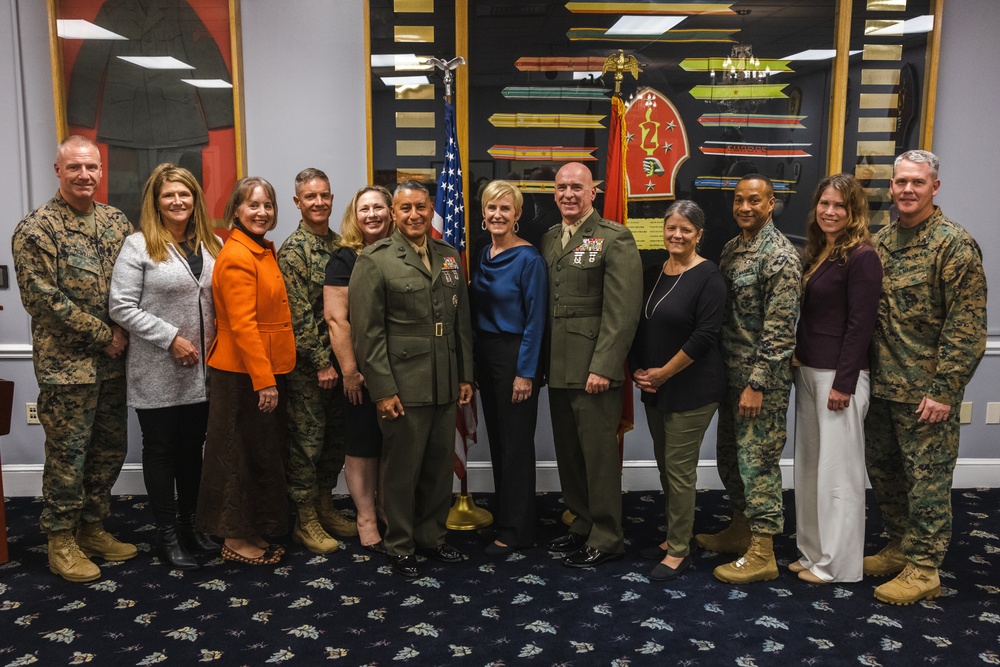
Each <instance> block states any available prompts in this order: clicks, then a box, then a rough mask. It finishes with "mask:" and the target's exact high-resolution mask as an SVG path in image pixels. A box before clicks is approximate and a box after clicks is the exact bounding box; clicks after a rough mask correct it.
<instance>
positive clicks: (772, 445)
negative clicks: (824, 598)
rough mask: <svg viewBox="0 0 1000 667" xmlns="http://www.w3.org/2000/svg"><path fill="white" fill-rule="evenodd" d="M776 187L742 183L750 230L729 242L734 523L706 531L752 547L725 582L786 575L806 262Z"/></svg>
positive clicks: (720, 571) (728, 459)
mask: <svg viewBox="0 0 1000 667" xmlns="http://www.w3.org/2000/svg"><path fill="white" fill-rule="evenodd" d="M773 211H774V188H773V186H772V185H771V181H770V179H768V178H767V177H766V176H763V175H761V174H748V175H747V176H744V177H743V178H742V179H740V181H739V183H737V184H736V191H735V193H734V195H733V217H734V218H735V219H736V224H737V225H739V227H740V229H741V230H742V233H741V234H740V235H738V236H737V237H736V238H734V239H732V240H730V241H729V242H728V243H727V244H726V245H725V247H724V248H723V249H722V257H721V259H720V261H719V269H720V270H721V271H722V275H723V277H724V278H725V280H726V287H727V288H728V291H729V298H728V300H727V301H726V317H725V321H724V322H723V325H722V349H723V351H724V352H725V355H726V374H727V376H728V377H727V381H726V385H727V388H726V399H725V401H724V402H723V404H722V405H721V406H720V407H719V431H718V437H717V439H716V441H717V445H716V459H717V465H718V468H719V476H720V477H721V478H722V483H723V484H724V485H725V487H726V492H727V493H728V494H729V505H730V507H731V508H732V511H733V520H732V523H731V524H730V525H729V527H727V528H726V529H725V530H723V531H721V532H719V533H716V534H714V535H706V534H701V535H696V536H695V541H696V542H697V543H698V545H699V546H701V547H702V548H704V549H708V550H710V551H719V552H724V553H737V554H742V555H741V556H740V557H739V558H738V559H736V560H735V561H733V562H732V563H727V564H725V565H720V566H719V567H717V568H715V571H714V574H715V576H716V578H717V579H719V580H720V581H725V582H727V583H731V584H745V583H748V582H751V581H766V580H769V579H774V578H775V577H777V576H778V564H777V562H776V561H775V559H774V550H773V548H772V547H773V545H772V540H773V537H774V536H775V535H778V534H779V533H781V530H782V528H783V518H784V517H783V514H782V511H783V507H782V500H781V468H780V461H781V450H782V449H784V447H785V437H786V426H785V418H786V414H787V412H788V396H789V392H790V391H791V387H792V352H793V351H794V350H795V317H796V315H797V314H798V309H799V293H800V290H801V281H802V265H801V263H800V261H799V255H798V252H796V250H795V247H794V246H793V245H792V244H791V243H790V242H789V240H788V239H787V238H785V236H784V234H782V233H781V232H779V231H778V228H777V227H775V226H774V222H773V221H772V220H771V214H772V212H773Z"/></svg>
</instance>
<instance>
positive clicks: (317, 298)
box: [278, 222, 340, 371]
mask: <svg viewBox="0 0 1000 667" xmlns="http://www.w3.org/2000/svg"><path fill="white" fill-rule="evenodd" d="M339 238H340V236H339V235H338V234H337V233H336V232H334V231H332V230H331V231H330V232H329V233H328V234H327V235H326V236H319V235H317V234H314V233H313V232H312V231H311V230H310V229H309V228H308V227H306V225H305V223H303V222H299V226H298V229H296V230H295V231H294V232H292V233H291V234H290V235H289V237H288V238H287V239H285V242H284V243H282V244H281V249H280V250H279V251H278V267H279V268H280V269H281V275H282V277H283V278H284V279H285V289H286V290H287V292H288V307H289V309H290V310H291V311H292V330H293V331H294V332H295V351H296V363H297V366H298V367H299V370H304V369H305V370H312V371H319V370H322V369H324V368H328V367H329V366H332V365H333V362H334V356H333V352H332V350H331V349H330V332H329V329H328V328H327V326H326V320H325V319H324V318H323V280H324V279H325V278H326V265H327V264H329V263H330V255H331V254H332V253H333V245H334V243H335V242H336V241H337V239H339Z"/></svg>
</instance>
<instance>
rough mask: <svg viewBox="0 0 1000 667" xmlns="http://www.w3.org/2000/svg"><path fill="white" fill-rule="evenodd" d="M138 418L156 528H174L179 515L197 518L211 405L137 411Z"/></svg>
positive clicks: (196, 404)
mask: <svg viewBox="0 0 1000 667" xmlns="http://www.w3.org/2000/svg"><path fill="white" fill-rule="evenodd" d="M135 414H136V416H137V417H138V418H139V426H140V427H141V428H142V479H143V481H144V482H145V483H146V493H147V494H149V504H150V505H151V506H152V509H153V516H154V518H155V519H156V525H157V526H158V527H161V528H165V527H169V526H173V525H175V524H176V523H177V515H178V514H181V515H191V514H194V512H195V509H196V508H197V506H198V487H199V485H200V484H201V459H202V447H203V446H204V445H205V430H206V428H207V426H208V403H207V402H206V403H193V404H191V405H172V406H170V407H166V408H152V409H146V410H136V411H135ZM175 486H176V489H177V500H176V502H175V501H174V488H175Z"/></svg>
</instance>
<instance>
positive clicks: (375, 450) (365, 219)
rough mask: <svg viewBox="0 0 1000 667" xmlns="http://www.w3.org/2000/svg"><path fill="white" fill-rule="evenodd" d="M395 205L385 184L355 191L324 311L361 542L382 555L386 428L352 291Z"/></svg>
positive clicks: (330, 269)
mask: <svg viewBox="0 0 1000 667" xmlns="http://www.w3.org/2000/svg"><path fill="white" fill-rule="evenodd" d="M391 208H392V196H391V195H390V194H389V191H388V190H386V189H385V188H383V187H381V186H377V185H368V186H365V187H363V188H361V189H360V190H358V191H357V192H356V193H354V196H353V197H352V198H351V203H350V204H348V205H347V210H346V211H344V217H343V219H342V220H341V223H340V235H341V236H340V240H339V241H337V245H336V247H335V248H334V251H333V254H332V255H330V263H329V264H327V267H326V280H325V281H324V282H323V315H324V318H325V319H326V323H327V326H329V327H330V346H331V347H332V348H333V353H334V355H335V356H336V357H337V363H338V365H339V366H340V374H341V377H342V379H343V383H344V396H345V397H346V398H347V401H345V403H344V447H345V450H344V453H345V457H344V477H345V478H346V479H347V488H348V490H349V491H350V492H351V499H352V500H354V506H355V507H356V508H357V510H358V517H357V518H358V535H359V537H360V539H361V546H363V547H364V548H365V549H367V550H368V551H374V552H378V553H384V549H383V547H382V538H381V537H380V536H379V532H378V523H377V521H376V518H375V493H376V487H377V486H378V459H379V456H380V455H381V453H382V431H381V430H380V429H379V427H378V417H377V416H376V412H375V404H374V403H373V402H372V399H371V396H369V395H368V390H367V389H365V383H364V380H365V379H364V377H362V375H361V373H360V372H359V371H358V362H357V359H356V358H355V356H354V348H353V346H352V345H351V322H350V319H349V318H348V312H347V295H348V285H349V283H350V280H351V272H352V271H353V270H354V264H355V262H357V261H358V253H360V252H361V250H362V249H363V248H365V247H366V246H369V245H371V244H372V243H375V242H376V241H378V240H380V239H384V238H386V237H387V236H389V235H390V234H392V230H393V224H392V219H391V214H390V209H391Z"/></svg>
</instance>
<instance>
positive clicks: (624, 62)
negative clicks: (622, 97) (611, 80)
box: [601, 49, 642, 95]
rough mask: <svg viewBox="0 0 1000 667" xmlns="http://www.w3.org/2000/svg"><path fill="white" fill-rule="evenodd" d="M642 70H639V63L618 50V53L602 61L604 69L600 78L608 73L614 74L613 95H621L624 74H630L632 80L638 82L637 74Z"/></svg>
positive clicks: (633, 57) (634, 58)
mask: <svg viewBox="0 0 1000 667" xmlns="http://www.w3.org/2000/svg"><path fill="white" fill-rule="evenodd" d="M641 71H642V70H641V69H640V68H639V61H638V60H636V57H635V56H633V55H632V54H629V55H627V56H626V55H625V52H624V51H622V50H621V49H618V53H612V54H611V55H610V56H608V57H607V59H605V61H604V67H602V68H601V76H604V75H605V74H607V73H608V72H614V73H615V94H616V95H618V94H619V93H621V86H622V79H624V78H625V72H631V73H632V78H634V79H636V80H638V79H639V72H641Z"/></svg>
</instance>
